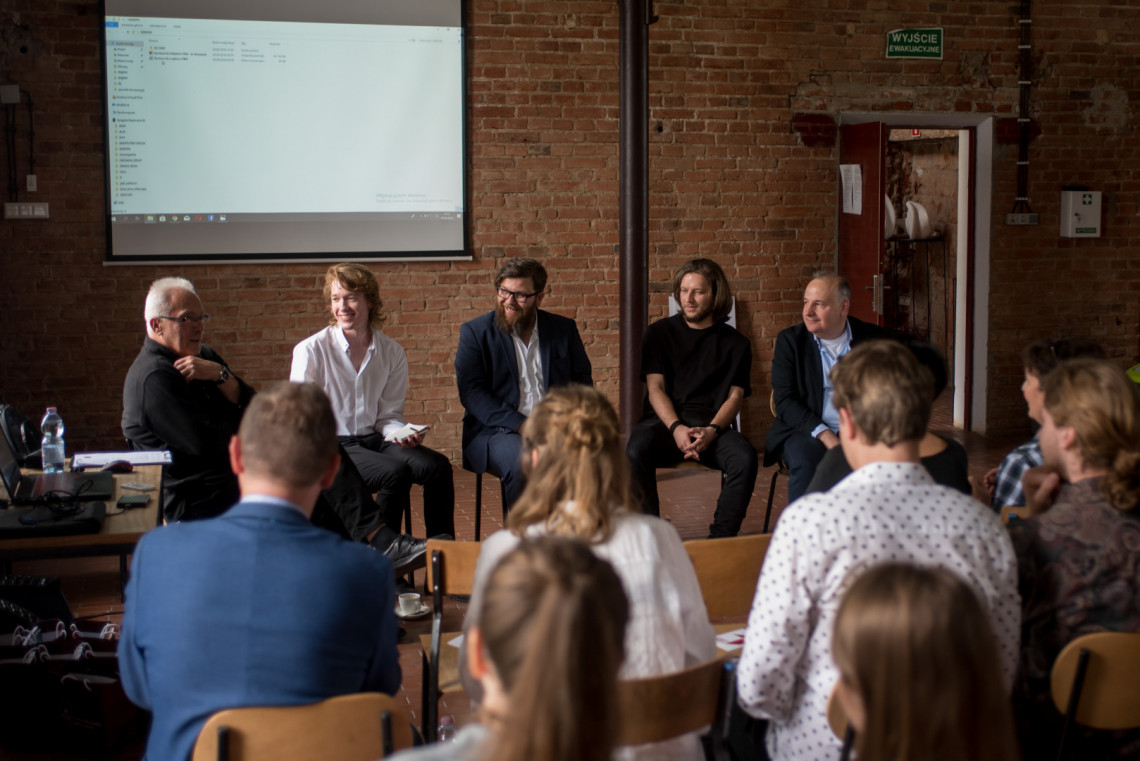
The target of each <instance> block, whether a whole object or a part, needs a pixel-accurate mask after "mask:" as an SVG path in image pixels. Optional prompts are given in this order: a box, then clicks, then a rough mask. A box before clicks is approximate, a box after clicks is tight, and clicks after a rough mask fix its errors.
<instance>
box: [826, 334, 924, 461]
mask: <svg viewBox="0 0 1140 761" xmlns="http://www.w3.org/2000/svg"><path fill="white" fill-rule="evenodd" d="M831 385H832V388H833V389H834V394H833V396H832V402H833V403H834V404H835V409H837V410H838V409H846V410H847V411H848V412H849V413H851V420H852V422H854V423H855V426H856V427H857V428H858V429H859V430H860V431H861V432H862V433H863V435H864V436H866V437H867V441H868V442H869V443H871V444H877V443H879V442H882V443H883V444H886V445H887V446H894V445H895V444H898V443H899V442H900V441H908V440H915V439H921V438H922V437H923V436H925V435H926V424H927V422H928V421H929V420H930V408H931V406H932V405H933V403H934V376H933V375H932V374H931V372H930V370H928V369H927V368H925V367H923V366H922V364H921V363H920V362H919V361H918V358H917V357H915V355H914V352H912V351H911V350H910V349H908V348H906V347H905V346H903V345H902V344H901V343H899V342H897V341H887V340H880V341H871V342H869V343H865V344H861V345H859V346H857V347H855V348H854V349H852V350H851V351H850V352H849V353H848V354H847V355H846V356H845V357H843V358H842V359H840V360H839V362H837V363H836V365H835V367H834V368H832V370H831Z"/></svg>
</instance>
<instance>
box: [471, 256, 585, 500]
mask: <svg viewBox="0 0 1140 761" xmlns="http://www.w3.org/2000/svg"><path fill="white" fill-rule="evenodd" d="M495 292H496V303H495V309H494V311H492V312H488V313H487V314H485V315H482V316H480V317H476V318H475V319H474V320H471V321H469V322H465V323H464V324H463V326H462V327H461V328H460V329H459V350H458V351H457V352H456V354H455V378H456V381H457V382H458V384H459V401H460V402H461V403H462V404H463V410H464V413H463V467H464V468H466V469H467V470H472V471H474V472H476V473H483V472H487V473H490V474H492V475H494V476H497V477H498V478H499V480H500V481H501V483H502V491H503V505H504V507H505V508H506V509H510V507H511V505H513V504H514V502H515V500H516V499H518V496H519V494H521V493H522V490H523V485H524V483H525V481H524V477H523V473H522V469H521V467H520V465H519V451H520V449H521V448H522V438H521V437H520V436H519V428H520V427H521V426H522V424H523V421H524V420H526V418H527V416H528V415H530V412H531V410H532V409H534V406H535V405H536V404H538V401H539V400H540V399H541V398H542V396H543V394H545V393H546V392H547V390H549V389H550V388H552V387H554V386H563V385H565V384H567V383H586V384H589V385H593V382H594V381H593V377H592V375H591V371H590V358H589V357H587V356H586V348H585V347H584V346H583V345H582V338H581V336H579V335H578V326H577V325H576V324H575V323H574V321H573V320H572V319H570V318H568V317H561V316H559V315H556V314H551V313H550V312H545V311H542V310H540V309H539V306H541V305H542V299H543V296H545V295H546V269H545V268H544V267H543V266H542V264H540V263H539V262H537V261H535V260H534V259H526V258H521V257H520V258H515V259H508V260H507V261H506V262H504V263H503V266H502V267H500V268H499V273H498V274H497V275H496V276H495Z"/></svg>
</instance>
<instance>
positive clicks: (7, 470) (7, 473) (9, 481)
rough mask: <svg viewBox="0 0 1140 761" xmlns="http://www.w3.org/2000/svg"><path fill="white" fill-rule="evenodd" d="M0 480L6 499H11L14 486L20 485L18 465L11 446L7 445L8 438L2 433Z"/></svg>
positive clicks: (13, 493)
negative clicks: (6, 492)
mask: <svg viewBox="0 0 1140 761" xmlns="http://www.w3.org/2000/svg"><path fill="white" fill-rule="evenodd" d="M0 480H2V481H3V482H4V488H5V489H7V490H8V498H9V499H11V498H12V497H13V495H15V493H16V485H17V484H19V483H20V464H19V463H18V462H16V455H15V453H14V452H13V451H12V445H11V444H9V443H8V437H7V436H5V435H4V434H3V433H2V432H0Z"/></svg>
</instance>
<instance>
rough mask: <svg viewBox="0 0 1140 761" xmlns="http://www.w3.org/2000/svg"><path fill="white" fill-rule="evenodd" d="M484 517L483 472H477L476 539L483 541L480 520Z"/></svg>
mask: <svg viewBox="0 0 1140 761" xmlns="http://www.w3.org/2000/svg"><path fill="white" fill-rule="evenodd" d="M482 517H483V474H482V473H476V474H475V541H476V542H481V541H483V535H482V534H481V533H480V529H479V520H480V519H481V518H482Z"/></svg>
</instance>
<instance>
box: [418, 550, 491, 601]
mask: <svg viewBox="0 0 1140 761" xmlns="http://www.w3.org/2000/svg"><path fill="white" fill-rule="evenodd" d="M482 547H483V545H482V544H481V543H479V542H457V541H451V540H444V539H428V542H427V556H428V564H427V587H428V589H429V590H431V591H432V594H433V595H434V594H435V586H436V581H437V580H438V581H439V586H440V590H439V591H440V594H441V595H469V594H471V591H472V590H473V589H474V586H475V564H476V562H477V561H478V560H479V550H480V549H482ZM437 553H438V555H439V558H440V560H439V563H438V564H437V563H436V562H435V560H434V558H435V556H436V555H437Z"/></svg>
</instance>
